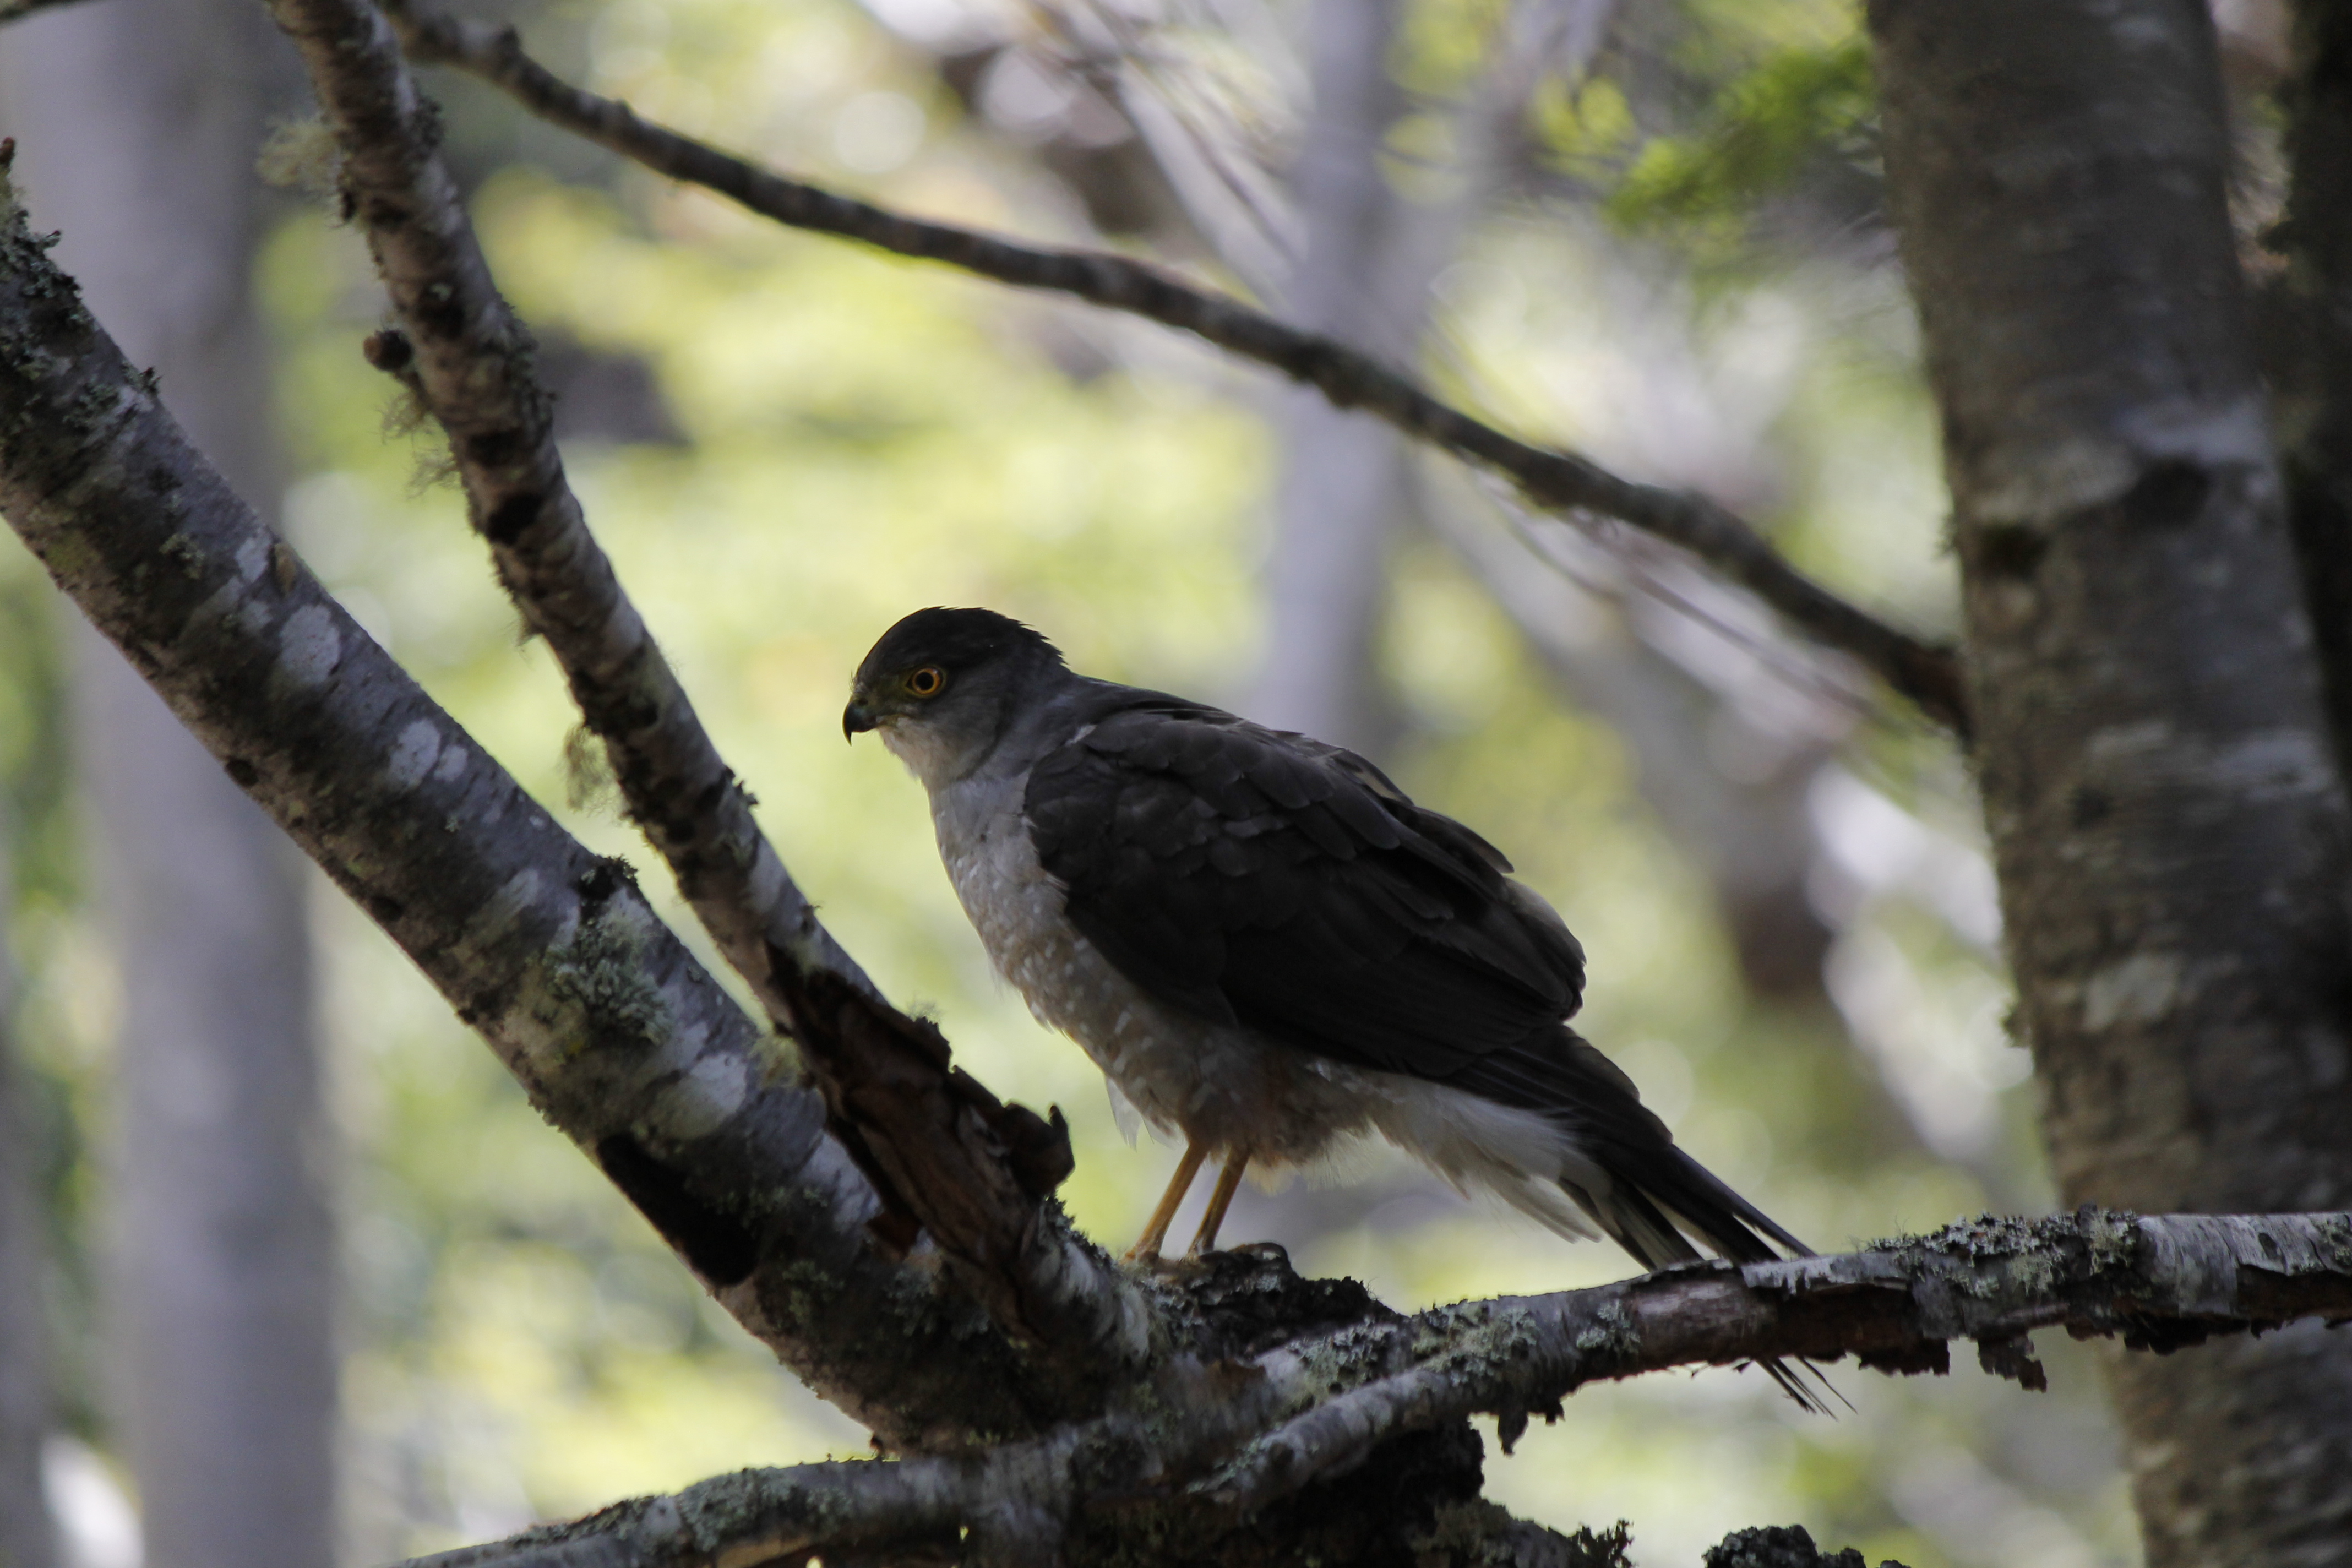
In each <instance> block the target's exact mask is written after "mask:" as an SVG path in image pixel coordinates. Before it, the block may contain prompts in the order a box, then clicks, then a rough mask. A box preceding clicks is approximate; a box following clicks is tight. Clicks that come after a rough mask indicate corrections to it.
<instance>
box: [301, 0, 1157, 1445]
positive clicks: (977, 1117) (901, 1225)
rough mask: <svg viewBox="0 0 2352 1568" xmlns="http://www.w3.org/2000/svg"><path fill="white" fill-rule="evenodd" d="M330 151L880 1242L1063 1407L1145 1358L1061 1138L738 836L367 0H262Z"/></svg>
mask: <svg viewBox="0 0 2352 1568" xmlns="http://www.w3.org/2000/svg"><path fill="white" fill-rule="evenodd" d="M271 10H272V14H273V15H274V16H276V17H277V19H278V24H279V26H282V27H283V28H284V29H285V30H286V32H287V33H288V34H289V36H290V37H292V38H293V39H294V42H295V44H296V46H297V47H298V48H299V51H300V53H301V56H302V58H303V61H304V64H305V65H306V67H307V68H309V71H310V78H311V83H312V86H313V89H315V91H316V92H317V95H318V99H319V102H320V107H321V109H322V110H323V111H324V114H325V116H326V120H327V123H328V124H329V126H330V127H331V129H332V131H333V132H334V135H335V139H336V143H337V145H338V147H339V148H340V150H341V154H342V163H341V176H340V177H341V187H342V191H343V196H344V201H345V203H346V205H347V206H348V207H349V209H350V211H351V214H352V218H353V220H354V221H355V222H356V223H357V224H358V226H360V228H361V230H362V232H363V233H364V234H365V236H366V237H367V240H368V244H369V247H370V249H371V251H372V253H373V256H374V258H375V262H376V268H377V270H378V272H379V273H380V274H381V275H382V277H383V281H384V286H385V288H386V289H387V290H388V291H389V293H390V295H391V299H392V305H393V310H394V315H395V316H396V318H397V320H398V321H399V323H400V330H399V331H398V332H397V333H384V334H378V335H377V337H376V338H375V339H373V340H372V342H371V345H370V347H371V354H372V357H373V359H374V360H375V361H376V363H378V364H379V365H380V366H381V367H383V368H385V369H387V370H391V371H394V372H396V373H398V374H401V375H402V377H403V379H404V380H405V381H406V382H407V383H408V384H410V385H411V386H412V387H413V388H414V389H415V392H416V393H417V395H419V396H420V397H421V398H422V400H423V402H424V404H425V408H426V409H427V410H428V411H429V412H430V413H431V414H432V415H433V416H434V417H435V418H436V419H437V420H438V421H439V422H440V423H441V426H442V427H443V428H444V430H445V431H446V433H447V435H448V438H449V449H450V452H451V454H452V456H453V457H454V458H455V460H456V464H457V475H458V478H459V479H460V480H461V481H462V483H463V484H464V487H465V490H466V496H467V504H468V509H469V510H470V512H471V515H472V518H473V521H474V524H475V527H476V528H477V529H478V531H480V532H481V534H482V536H483V537H484V539H486V540H487V541H488V543H489V546H490V552H491V555H492V558H493V559H494V560H495V562H496V563H497V565H498V570H499V576H500V578H501V580H502V581H503V582H504V583H505V584H506V586H507V589H508V591H509V593H510V594H512V595H513V596H514V599H515V602H516V604H517V605H519V606H520V609H521V611H522V613H523V615H524V616H525V618H526V619H527V620H528V621H529V623H530V626H531V627H532V629H533V630H535V631H537V632H539V633H540V634H541V636H542V637H545V639H546V641H547V646H548V647H549V650H550V651H551V652H552V653H553V654H554V655H555V658H556V660H557V662H558V663H559V664H560V665H562V668H563V670H564V672H565V675H566V678H567V679H568V680H569V681H570V684H571V688H572V696H573V698H574V699H575V700H577V701H578V703H579V705H580V710H581V712H582V714H583V716H584V718H585V719H586V721H587V723H588V726H589V728H590V729H591V730H593V731H595V732H596V733H597V734H598V735H599V736H601V737H603V739H604V743H605V747H606V750H607V752H608V753H609V754H610V756H611V758H612V762H613V770H614V776H615V778H616V779H617V781H618V782H619V784H620V787H621V791H622V794H623V795H624V797H625V800H626V801H627V803H628V808H629V812H630V815H631V816H632V817H634V818H635V821H636V822H637V824H638V826H640V827H641V828H642V829H643V830H644V832H645V834H646V837H647V838H648V839H650V840H651V841H652V843H653V845H654V847H656V849H658V850H659V851H660V852H661V853H662V855H663V857H664V858H666V859H667V860H668V862H669V864H670V868H671V869H672V870H673V871H674V872H675V873H676V874H677V882H678V887H679V889H680V890H681V891H682V892H683V893H684V895H685V896H686V899H687V901H688V903H689V904H690V905H691V906H692V907H693V909H694V910H695V913H696V914H697V915H698V917H699V918H700V919H701V921H702V922H703V924H704V925H705V926H706V927H707V928H709V931H710V933H711V935H712V936H713V938H714V939H716V941H717V942H718V944H719V951H720V952H723V953H725V954H726V956H727V959H728V962H729V963H731V964H733V965H734V966H735V968H736V969H737V970H738V971H740V973H742V974H743V975H744V977H745V978H746V979H747V980H749V981H750V982H751V986H752V989H753V991H754V992H755V993H756V994H758V996H759V997H760V999H761V1004H762V1005H764V1006H765V1007H766V1008H767V1010H768V1013H769V1016H771V1018H772V1020H773V1021H774V1022H775V1023H776V1025H777V1026H779V1027H780V1028H782V1029H785V1030H786V1031H788V1032H789V1033H790V1034H791V1035H792V1036H793V1037H794V1038H795V1039H796V1040H797V1041H798V1042H799V1044H800V1046H801V1048H802V1058H803V1062H804V1063H805V1064H806V1065H807V1066H808V1067H809V1068H811V1070H812V1071H813V1072H814V1076H815V1078H816V1080H817V1082H818V1084H819V1086H820V1087H821V1088H822V1089H823V1090H824V1095H825V1100H826V1102H827V1105H828V1106H829V1108H830V1109H831V1110H832V1113H833V1120H834V1128H835V1132H836V1133H837V1134H838V1135H839V1136H840V1138H841V1139H842V1141H843V1142H844V1143H845V1146H846V1147H847V1148H848V1150H849V1152H850V1153H851V1154H852V1155H853V1156H854V1157H855V1158H856V1160H857V1162H858V1163H859V1164H860V1166H861V1167H862V1168H863V1169H864V1170H865V1172H866V1174H867V1176H868V1177H869V1178H870V1179H871V1180H872V1181H873V1182H874V1184H875V1185H876V1187H877V1190H878V1191H879V1192H880V1193H881V1194H882V1195H883V1197H884V1199H885V1200H886V1209H887V1212H886V1214H885V1215H884V1216H883V1218H882V1227H883V1230H884V1233H885V1234H886V1235H887V1236H888V1237H891V1238H892V1239H893V1240H894V1241H895V1242H896V1243H897V1244H898V1245H899V1246H901V1247H906V1246H911V1245H912V1244H913V1242H914V1239H915V1234H916V1232H917V1230H918V1229H920V1230H922V1231H924V1232H927V1233H928V1234H929V1237H930V1238H931V1240H932V1241H933V1242H934V1243H935V1244H936V1245H937V1246H938V1247H939V1249H940V1252H941V1253H942V1254H943V1255H944V1256H945V1257H946V1258H947V1259H948V1261H949V1263H950V1266H951V1267H952V1268H953V1269H954V1270H955V1272H956V1274H957V1276H958V1278H959V1279H961V1281H962V1282H963V1283H964V1285H965V1286H966V1287H967V1288H968V1289H971V1290H972V1291H973V1293H974V1294H975V1295H976V1296H977V1297H978V1298H979V1299H980V1300H982V1302H984V1303H985V1304H986V1306H987V1307H988V1309H989V1310H990V1311H991V1313H992V1315H993V1316H994V1317H995V1318H996V1320H997V1321H999V1322H1000V1323H1002V1324H1003V1325H1004V1326H1005V1327H1006V1328H1008V1329H1010V1330H1011V1331H1013V1332H1014V1333H1015V1334H1017V1335H1019V1336H1020V1337H1021V1338H1023V1339H1024V1340H1026V1341H1028V1342H1031V1343H1034V1344H1038V1345H1045V1344H1052V1345H1054V1346H1055V1347H1056V1353H1055V1355H1053V1356H1051V1357H1044V1358H1040V1359H1039V1361H1038V1363H1037V1364H1038V1369H1039V1373H1040V1375H1041V1376H1042V1377H1044V1378H1046V1379H1048V1380H1051V1381H1055V1382H1059V1383H1061V1384H1065V1385H1066V1400H1065V1402H1064V1403H1065V1404H1066V1406H1067V1413H1076V1411H1077V1410H1079V1409H1082V1408H1084V1407H1085V1406H1086V1405H1087V1403H1088V1402H1089V1401H1090V1400H1093V1399H1096V1398H1098V1396H1099V1392H1100V1388H1101V1386H1102V1385H1103V1384H1104V1383H1105V1382H1106V1380H1108V1379H1109V1378H1112V1377H1115V1376H1116V1375H1118V1373H1120V1372H1121V1371H1122V1370H1123V1369H1124V1368H1125V1367H1126V1366H1127V1365H1128V1364H1129V1362H1130V1361H1131V1360H1132V1358H1133V1357H1134V1356H1136V1355H1138V1354H1139V1353H1141V1351H1142V1349H1143V1345H1144V1342H1145V1340H1146V1336H1145V1335H1144V1334H1143V1332H1142V1331H1141V1328H1140V1324H1141V1322H1142V1320H1143V1318H1144V1315H1145V1314H1144V1313H1143V1311H1142V1309H1141V1307H1140V1305H1139V1302H1138V1301H1137V1300H1135V1299H1134V1294H1133V1288H1132V1286H1131V1285H1130V1284H1129V1282H1128V1280H1127V1279H1125V1277H1124V1276H1123V1275H1121V1274H1120V1273H1119V1272H1118V1270H1117V1269H1116V1268H1113V1267H1112V1266H1111V1265H1110V1263H1109V1262H1108V1259H1107V1258H1104V1256H1103V1255H1102V1254H1101V1253H1100V1252H1098V1251H1097V1250H1095V1249H1093V1248H1091V1247H1087V1246H1086V1245H1085V1244H1084V1243H1083V1242H1081V1241H1080V1240H1079V1239H1078V1238H1076V1237H1075V1236H1074V1235H1072V1234H1071V1232H1070V1231H1069V1229H1068V1227H1067V1226H1066V1225H1064V1224H1063V1223H1062V1222H1061V1220H1060V1218H1059V1215H1058V1211H1055V1210H1053V1209H1051V1208H1049V1207H1048V1206H1047V1205H1046V1204H1045V1198H1046V1197H1048V1196H1049V1195H1050V1194H1051V1193H1052V1191H1053V1189H1054V1187H1055V1184H1058V1183H1059V1182H1060V1181H1061V1179H1062V1178H1063V1177H1064V1176H1065V1175H1066V1174H1067V1173H1068V1171H1069V1163H1070V1155H1069V1149H1068V1139H1067V1136H1066V1132H1065V1131H1064V1130H1063V1129H1062V1128H1061V1126H1060V1125H1059V1123H1058V1121H1055V1122H1051V1123H1049V1122H1047V1121H1045V1120H1043V1119H1041V1118H1039V1117H1037V1116H1036V1115H1034V1113H1032V1112H1030V1111H1028V1110H1024V1109H1023V1108H1022V1107H1019V1106H1007V1105H1004V1104H1003V1103H1001V1102H999V1101H998V1100H996V1099H995V1097H994V1096H992V1095H991V1094H990V1093H989V1092H988V1091H987V1090H986V1089H983V1088H982V1087H981V1086H980V1085H979V1084H978V1083H977V1082H975V1081H973V1080H972V1079H971V1078H970V1077H969V1076H968V1075H966V1074H963V1073H961V1072H957V1071H954V1070H952V1069H951V1068H950V1067H949V1064H948V1050H947V1046H946V1043H945V1042H944V1041H943V1040H942V1039H940V1036H939V1034H938V1031H937V1030H935V1029H932V1028H931V1027H930V1026H928V1025H926V1024H923V1023H921V1022H919V1020H915V1019H911V1018H908V1017H907V1016H905V1015H903V1014H900V1013H899V1012H898V1011H897V1010H896V1009H895V1008H893V1007H891V1006H890V1005H888V1004H887V1002H886V1001H884V1000H883V999H882V998H881V996H880V995H879V994H878V993H877V991H876V990H875V988H874V986H873V985H872V984H871V983H870V982H869V981H868V980H867V979H866V976H865V974H864V973H862V972H861V971H860V970H859V969H858V968H857V966H856V963H853V962H852V961H851V960H850V959H849V957H848V955H847V954H845V952H842V950H841V948H840V947H839V945H838V944H837V943H835V941H834V939H833V937H832V935H831V934H830V933H829V932H827V931H825V929H824V926H823V925H822V924H821V923H820V922H819V921H818V920H817V917H816V913H815V910H814V908H812V906H811V905H810V903H809V900H808V899H807V898H806V897H805V896H804V895H803V893H802V892H801V890H800V889H799V888H798V887H797V886H795V885H794V883H793V879H792V877H791V875H790V873H789V872H787V871H786V870H785V868H784V864H783V861H782V858H780V857H779V856H778V855H777V853H776V851H775V849H774V847H772V845H771V844H770V843H769V842H768V841H767V838H766V837H765V836H764V835H762V834H761V831H760V829H759V826H758V824H757V823H756V822H754V821H753V819H752V816H751V799H750V797H749V795H747V794H746V793H745V792H744V790H743V788H742V786H741V785H740V784H739V783H738V782H737V780H736V778H735V775H734V773H733V772H732V771H731V770H730V769H729V768H728V767H727V765H726V764H725V763H724V762H723V761H722V760H721V759H720V757H719V750H718V748H717V746H716V745H715V744H714V743H713V742H712V741H711V739H710V736H709V733H708V731H705V730H704V729H703V727H702V723H701V721H700V720H699V719H698V718H697V717H696V714H695V711H694V706H693V703H692V702H691V701H690V700H688V697H687V694H686V692H685V689H683V688H682V687H681V686H680V685H679V683H678V680H677V675H676V673H675V672H674V671H673V670H672V669H671V668H670V667H669V664H668V662H667V660H666V659H665V658H663V657H662V653H661V650H660V648H659V647H657V646H656V644H655V641H654V638H653V636H652V634H651V633H650V632H649V631H648V630H647V628H646V625H645V622H644V620H643V619H642V618H641V617H640V616H638V614H637V611H636V609H635V605H632V604H631V603H630V601H629V598H628V595H627V594H626V593H625V591H624V590H623V588H622V586H621V584H620V582H619V580H618V578H617V577H616V576H615V575H614V571H613V566H612V563H611V562H610V561H609V560H608V559H607V558H606V557H605V555H604V552H603V550H602V549H601V548H600V547H599V546H598V545H597V543H596V541H595V539H594V538H593V535H592V534H591V533H590V532H589V530H588V526H587V523H586V521H585V519H584V518H583V515H582V512H581V508H580V502H579V500H578V498H577V497H576V496H575V495H574V494H573V493H572V488H571V486H570V485H569V484H568V483H567V482H566V480H565V479H564V474H563V463H562V458H561V456H560V455H559V454H558V452H557V450H556V447H555V441H554V435H553V426H552V422H551V405H550V402H549V399H548V396H547V394H546V392H545V391H544V390H543V389H542V388H541V386H540V384H539V382H538V379H537V377H536V374H534V371H533V369H532V364H531V358H532V354H531V342H530V334H529V333H528V332H527V331H525V330H524V328H523V326H522V324H521V322H520V321H518V320H517V319H516V318H515V316H514V313H513V311H512V310H509V307H508V305H507V303H506V301H505V300H503V299H501V298H500V297H499V292H498V289H497V287H496V285H495V284H494V283H493V281H492V279H491V278H490V273H489V268H488V264H487V263H486V262H485V261H484V259H483V257H482V253H481V249H480V247H479V245H478V243H477V241H476V238H475V236H474V231H473V227H472V225H471V223H470V222H469V221H468V219H467V216H466V211H465V207H464V205H463V203H462V202H461V201H460V199H459V196H458V193H457V185H456V184H455V182H454V181H453V180H452V179H451V178H450V175H449V173H448V170H447V168H446V165H445V164H444V163H442V161H441V158H440V156H439V154H438V153H437V152H436V143H437V141H438V136H439V126H438V121H437V120H436V111H435V110H434V109H433V107H432V105H431V104H430V103H429V102H428V101H427V100H425V98H424V97H423V96H422V95H421V94H420V93H419V92H418V91H417V90H416V86H415V81H414V79H412V78H411V77H410V75H409V72H408V68H407V65H406V63H405V62H404V60H403V58H402V57H401V52H400V47H399V45H398V43H397V42H396V41H395V40H394V37H393V34H392V31H391V29H390V27H389V26H388V25H387V24H386V23H385V21H384V18H383V15H382V14H381V13H380V12H379V11H378V10H377V9H376V8H375V7H374V6H373V5H371V4H369V3H368V0H273V3H272V6H271Z"/></svg>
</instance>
